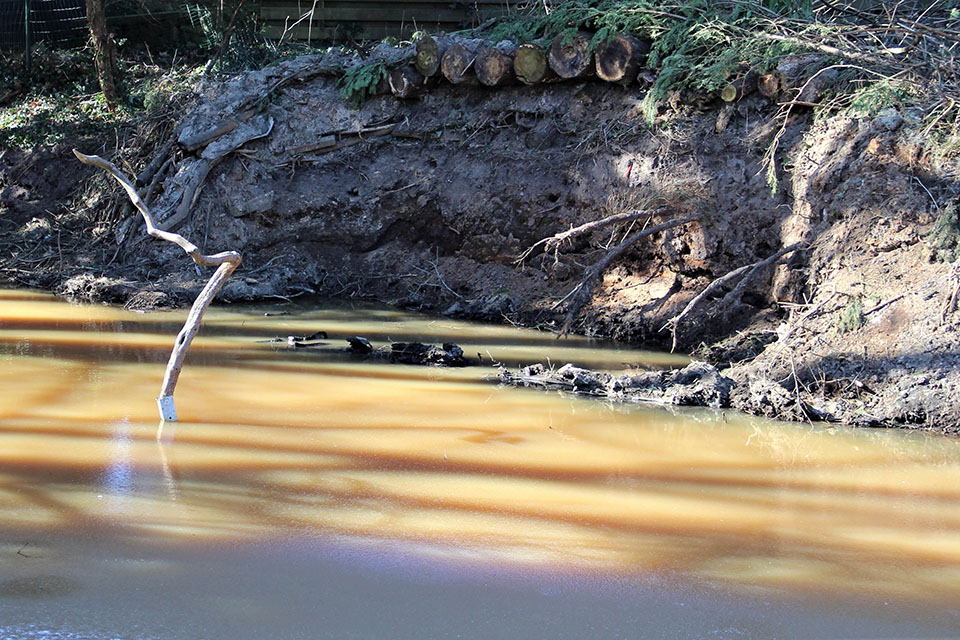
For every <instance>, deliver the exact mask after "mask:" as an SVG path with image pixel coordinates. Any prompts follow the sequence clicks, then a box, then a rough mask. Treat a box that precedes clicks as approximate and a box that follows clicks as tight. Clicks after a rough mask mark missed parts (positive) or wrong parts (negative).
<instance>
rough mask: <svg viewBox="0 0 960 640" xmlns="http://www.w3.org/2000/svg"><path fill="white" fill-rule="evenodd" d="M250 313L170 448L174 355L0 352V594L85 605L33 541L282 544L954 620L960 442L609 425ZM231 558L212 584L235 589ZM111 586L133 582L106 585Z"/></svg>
mask: <svg viewBox="0 0 960 640" xmlns="http://www.w3.org/2000/svg"><path fill="white" fill-rule="evenodd" d="M111 312H113V311H111ZM246 318H247V316H245V315H243V314H232V315H230V314H223V315H221V316H219V317H218V321H219V322H220V330H221V331H222V335H221V336H220V337H218V338H217V340H223V341H225V342H227V343H230V344H227V345H225V346H223V349H225V350H228V351H229V353H230V355H229V356H225V355H224V354H225V353H226V352H227V351H217V355H216V356H210V354H209V353H205V352H204V351H203V350H202V349H201V350H199V352H198V353H197V354H192V355H191V358H194V356H196V358H195V359H196V360H197V361H200V362H203V361H204V359H205V358H206V357H208V356H210V359H209V360H208V361H207V362H206V363H205V366H193V363H192V362H191V363H188V366H187V368H186V369H185V370H184V377H183V380H182V381H181V386H180V389H179V390H178V392H177V393H178V408H179V409H180V411H181V414H182V416H183V422H180V423H177V424H167V425H161V428H159V429H158V425H157V423H156V419H155V416H154V413H153V412H154V404H153V401H152V398H153V395H154V393H155V391H156V387H157V385H158V383H159V376H160V375H161V373H162V366H157V364H156V363H155V362H140V361H132V360H130V359H127V358H126V355H125V354H124V353H123V352H122V351H109V350H105V349H104V347H103V343H102V342H91V343H90V344H88V345H87V346H86V351H84V348H85V347H84V344H83V342H82V341H80V340H79V339H76V338H71V340H74V342H72V343H71V347H70V349H71V350H70V351H68V352H59V355H56V354H43V357H37V354H36V353H33V352H32V351H30V350H27V351H26V352H16V351H11V350H7V351H3V352H2V353H0V358H2V359H3V360H4V364H5V366H4V367H3V368H0V533H2V534H3V537H2V539H4V540H7V541H13V540H17V541H19V542H17V543H16V545H14V544H12V543H11V544H9V545H7V546H3V545H0V563H2V562H7V559H11V560H15V561H23V563H21V564H14V565H9V566H12V567H14V568H17V570H18V572H19V573H17V574H13V575H9V577H5V578H4V580H6V582H2V583H0V600H2V598H4V597H6V598H9V599H18V598H20V599H29V598H43V597H51V596H52V595H54V594H59V593H60V592H62V593H63V596H62V597H64V598H67V597H71V598H74V597H75V598H82V597H85V596H83V595H82V594H81V593H78V592H77V585H78V584H80V582H83V583H84V584H86V580H87V578H84V577H81V576H78V575H77V574H75V573H73V571H76V569H75V566H76V564H75V563H77V562H79V560H78V559H77V558H79V557H81V554H79V553H73V554H67V553H66V552H64V557H66V556H68V555H69V556H70V557H71V558H73V559H72V560H70V561H67V560H66V559H64V560H56V561H55V560H51V559H46V560H44V559H42V558H44V557H45V554H44V553H39V554H38V558H39V559H38V560H37V561H38V562H44V563H46V564H44V565H36V566H34V565H28V564H24V563H26V562H27V559H25V558H22V557H20V556H18V555H17V554H16V551H17V549H18V548H19V546H20V545H22V544H23V543H24V542H27V541H30V542H31V543H36V544H38V545H40V544H47V545H48V548H50V549H53V548H57V549H60V550H63V549H71V548H73V547H75V546H76V545H78V544H79V543H80V542H79V541H83V542H84V543H85V544H91V545H93V548H94V549H96V551H95V553H93V557H102V556H103V554H105V553H106V551H105V549H109V548H111V547H114V546H116V547H117V548H128V547H129V546H130V545H134V546H135V547H136V548H137V549H140V550H141V551H137V552H135V555H136V554H144V553H154V554H162V556H163V558H164V561H163V566H164V567H165V568H164V571H168V570H173V568H178V569H177V570H178V571H181V572H182V575H183V576H187V575H190V574H189V572H188V571H187V569H186V568H185V566H184V564H183V562H184V560H183V559H184V558H185V557H186V555H187V550H188V549H191V548H195V547H196V545H198V544H199V545H205V548H208V549H220V550H226V549H241V548H242V549H247V551H244V552H243V553H244V554H246V555H244V557H243V560H242V561H241V564H240V565H239V566H245V564H246V563H255V562H257V558H260V557H262V555H261V554H262V552H261V551H257V550H256V549H258V548H261V547H262V545H274V544H279V543H281V542H282V541H297V542H296V544H297V549H298V551H296V552H292V553H293V555H292V556H291V558H292V560H291V561H296V562H300V563H306V564H309V562H311V561H309V560H308V558H310V557H313V556H312V555H311V554H321V555H322V554H324V553H326V551H325V550H327V549H330V548H332V547H338V548H346V549H354V550H355V552H356V554H358V557H365V558H368V557H371V556H370V555H369V554H370V553H372V552H371V551H370V550H371V549H375V550H376V553H377V554H379V555H377V558H379V559H378V560H377V563H376V567H377V570H378V571H380V570H383V568H384V567H387V566H392V563H393V564H395V563H399V564H401V565H406V564H408V563H411V562H416V563H423V564H424V565H429V566H433V567H446V568H447V569H444V570H449V571H451V572H453V573H457V574H460V573H462V571H463V570H465V569H466V568H468V567H471V568H472V569H471V570H474V569H477V570H481V572H482V571H493V572H496V573H497V575H505V574H510V575H514V576H518V577H519V576H523V577H524V579H528V580H534V581H540V580H547V579H548V578H547V576H550V575H566V576H577V577H578V578H577V579H580V580H583V579H587V578H588V577H589V579H590V580H599V581H600V582H601V583H603V584H614V583H619V582H621V581H627V582H629V583H630V584H634V583H637V584H639V583H641V582H642V581H644V580H649V579H651V577H653V576H661V577H664V579H666V578H667V577H669V579H670V580H672V581H679V583H682V584H702V585H710V589H717V590H720V591H721V592H723V593H727V592H730V593H739V594H741V595H743V594H750V593H753V594H756V593H762V594H764V595H763V597H773V596H772V595H771V594H777V593H780V594H787V597H801V596H802V597H813V596H816V597H829V598H835V597H840V596H842V597H848V596H849V595H850V594H858V596H859V597H869V598H874V599H877V600H878V601H879V600H883V599H890V598H897V599H898V601H900V602H904V603H905V602H910V603H915V604H916V606H920V607H924V606H926V607H930V608H933V609H937V610H938V611H940V613H941V614H942V615H944V616H947V619H948V624H949V623H951V622H950V621H955V618H952V617H950V616H955V615H956V607H955V604H954V603H955V602H956V601H957V599H958V598H960V515H958V514H960V509H958V507H960V487H958V486H957V484H956V482H955V478H956V476H957V473H958V472H960V447H958V445H960V443H957V442H956V441H952V440H947V439H935V438H929V437H924V436H922V435H919V434H904V433H892V432H882V433H881V432H853V431H846V430H835V429H824V428H818V427H811V426H806V425H783V424H776V423H769V422H763V421H760V420H748V419H741V418H737V417H734V416H731V415H726V416H724V415H723V414H722V413H719V412H711V411H683V412H673V413H671V412H667V411H662V410H654V409H645V408H639V407H627V406H609V405H605V404H601V403H597V402H591V401H588V400H584V399H580V398H573V397H569V396H566V395H563V394H558V393H541V392H535V391H531V390H518V389H511V388H499V387H497V386H496V385H492V384H489V383H486V382H484V381H483V374H484V373H485V372H481V371H480V370H477V369H474V370H437V369H428V368H423V367H411V366H394V365H385V364H382V363H377V364H372V363H365V362H354V361H349V360H342V359H338V358H326V359H324V358H322V357H320V356H314V355H313V354H312V355H311V357H309V358H304V357H303V355H302V354H301V353H299V352H293V351H286V350H283V351H276V352H273V351H268V350H263V349H260V348H258V347H257V346H256V345H255V344H251V343H250V341H248V340H246V338H242V339H241V340H239V341H237V340H236V338H237V336H236V335H235V334H232V333H231V332H230V331H229V330H228V328H229V326H230V322H229V320H231V319H232V320H234V321H236V322H237V323H243V322H245V321H246ZM358 321H360V322H370V320H369V319H360V320H358ZM413 321H414V322H415V321H417V320H416V319H414V320H413ZM124 322H128V323H131V322H132V323H134V324H135V322H136V320H135V319H133V320H131V319H127V320H125V321H124ZM127 329H129V331H126V330H127ZM67 331H70V332H72V331H74V328H70V329H68V330H67ZM479 331H480V332H481V333H483V332H485V331H487V328H481V329H480V330H479ZM136 332H137V330H136V326H132V327H131V326H126V327H125V334H124V335H129V334H130V333H136ZM121 337H122V336H121ZM231 341H236V344H234V343H232V342H231ZM55 342H56V341H55V340H54V341H53V342H52V343H55ZM52 343H51V344H52ZM508 346H509V345H508ZM150 348H151V349H152V348H153V347H150ZM31 349H32V346H31ZM215 349H220V346H217V347H216V348H215ZM68 354H69V357H66V356H67V355H68ZM592 357H598V356H597V354H593V355H592ZM608 357H609V358H610V360H609V361H608V362H610V363H614V362H616V363H619V362H620V361H621V358H622V354H610V355H609V356H608ZM238 553H239V552H238ZM98 554H99V555H98ZM54 555H56V554H52V552H51V557H53V556H54ZM108 555H109V554H108ZM214 555H215V554H214ZM225 557H226V556H225ZM230 558H232V559H231V560H229V561H227V560H225V561H224V562H225V564H223V565H216V566H215V567H213V568H212V569H211V572H213V573H212V574H211V576H210V579H216V576H222V577H225V576H228V575H231V576H232V575H234V572H236V571H237V570H238V568H237V559H236V558H234V557H233V556H230ZM31 561H33V560H31ZM58 562H60V563H62V566H63V567H65V569H64V571H63V572H61V571H59V568H61V565H60V564H57V563H58ZM98 562H100V561H98ZM105 562H109V561H105ZM228 565H229V566H228ZM104 566H105V565H104ZM124 566H126V565H124ZM150 566H154V565H150ZM285 566H286V565H285ZM71 567H74V568H73V569H70V568H71ZM68 569H69V570H68ZM89 570H90V573H89V575H88V578H89V579H91V580H94V581H96V580H98V579H100V580H101V583H100V586H99V587H97V588H98V589H100V590H101V591H108V590H109V589H110V588H111V587H108V586H104V585H103V584H102V582H103V579H105V578H104V576H106V575H107V573H109V572H105V569H104V568H103V566H101V565H97V566H96V567H91V568H90V569H89ZM290 570H291V571H293V569H290ZM351 570H352V569H351ZM84 575H87V574H84ZM111 575H112V574H111ZM131 575H133V574H131ZM137 575H139V574H137ZM164 575H166V574H164ZM55 576H63V580H61V581H59V582H58V581H57V579H55V578H54V577H55ZM98 576H99V578H98ZM137 579H139V578H137ZM170 579H171V580H173V579H174V578H170ZM183 579H184V580H185V579H186V578H183ZM224 579H226V578H224ZM305 579H307V578H305ZM131 580H134V578H124V579H123V580H121V581H120V582H121V584H131V582H130V581H131ZM133 584H136V582H135V581H134V582H133ZM177 584H185V583H177ZM310 584H311V586H310V587H309V588H310V589H314V588H319V587H318V586H317V585H316V584H314V583H310ZM58 585H59V586H58ZM41 587H42V588H41ZM48 589H49V591H48ZM58 589H59V591H58ZM758 590H759V591H758ZM80 591H83V590H80ZM41 592H44V593H41ZM738 597H739V596H738ZM274 606H280V605H274ZM671 606H672V605H671ZM851 606H853V605H851ZM911 606H913V605H911ZM851 610H852V609H851ZM845 615H846V614H845ZM224 616H225V617H224V618H223V619H224V620H226V619H228V618H229V616H227V614H224ZM858 619H859V618H858ZM753 628H754V631H756V630H757V629H759V628H760V627H753ZM600 635H601V636H603V634H600ZM761 635H762V634H761ZM220 637H230V633H229V632H227V631H224V632H223V633H222V634H220ZM298 637H299V636H298ZM303 637H309V635H306V636H303ZM567 637H571V636H569V634H568V636H567ZM721 637H722V636H721Z"/></svg>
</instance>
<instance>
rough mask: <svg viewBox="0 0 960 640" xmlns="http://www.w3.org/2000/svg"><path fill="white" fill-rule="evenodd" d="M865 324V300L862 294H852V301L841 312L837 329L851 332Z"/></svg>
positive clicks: (841, 331) (842, 331)
mask: <svg viewBox="0 0 960 640" xmlns="http://www.w3.org/2000/svg"><path fill="white" fill-rule="evenodd" d="M863 325H864V316H863V301H862V300H860V296H851V297H850V302H848V303H847V306H846V307H844V309H843V311H842V312H841V313H840V322H839V323H837V331H839V332H840V333H849V332H851V331H856V330H857V329H859V328H860V327H862V326H863Z"/></svg>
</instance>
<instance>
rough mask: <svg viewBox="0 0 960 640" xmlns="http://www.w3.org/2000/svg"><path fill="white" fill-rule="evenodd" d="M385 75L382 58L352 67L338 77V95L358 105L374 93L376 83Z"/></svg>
mask: <svg viewBox="0 0 960 640" xmlns="http://www.w3.org/2000/svg"><path fill="white" fill-rule="evenodd" d="M386 77H387V65H386V64H384V62H383V61H382V60H376V61H374V62H369V63H367V64H363V65H360V66H358V67H354V68H352V69H350V70H349V71H347V72H346V73H345V74H343V78H341V79H340V82H339V84H340V97H341V98H343V100H344V101H345V102H347V103H348V104H350V105H352V106H354V107H359V106H360V105H362V104H363V103H364V102H365V101H366V100H367V98H369V97H371V96H373V95H374V94H375V93H376V90H377V85H379V84H380V83H381V82H382V81H383V80H384V78H386Z"/></svg>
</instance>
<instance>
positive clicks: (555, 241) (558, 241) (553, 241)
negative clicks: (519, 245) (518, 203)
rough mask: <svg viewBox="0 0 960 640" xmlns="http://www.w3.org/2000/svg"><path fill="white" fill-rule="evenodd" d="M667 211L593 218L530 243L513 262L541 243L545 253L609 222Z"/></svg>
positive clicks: (633, 212) (624, 220)
mask: <svg viewBox="0 0 960 640" xmlns="http://www.w3.org/2000/svg"><path fill="white" fill-rule="evenodd" d="M665 211H667V209H665V208H664V209H657V210H656V211H630V212H628V213H618V214H616V215H612V216H607V217H606V218H602V219H600V220H593V221H591V222H587V223H584V224H582V225H580V226H579V227H572V228H570V229H567V230H566V231H561V232H560V233H558V234H556V235H553V236H550V237H549V238H544V239H542V240H539V241H538V242H536V243H534V244H532V245H530V246H529V247H528V248H527V250H526V251H524V252H523V253H521V254H520V256H519V257H518V258H517V259H516V260H515V261H514V264H521V263H522V262H523V261H524V260H526V259H527V258H529V257H530V255H531V254H532V253H533V252H534V251H536V250H537V247H539V246H540V245H543V252H544V253H547V252H549V251H555V250H557V249H559V248H560V245H562V244H563V243H564V242H566V241H567V240H569V239H571V238H575V237H576V236H581V235H583V234H585V233H590V232H591V231H596V230H597V229H602V228H603V227H607V226H610V225H611V224H617V223H618V222H630V221H632V220H639V219H641V218H653V217H654V216H658V215H661V214H662V213H664V212H665Z"/></svg>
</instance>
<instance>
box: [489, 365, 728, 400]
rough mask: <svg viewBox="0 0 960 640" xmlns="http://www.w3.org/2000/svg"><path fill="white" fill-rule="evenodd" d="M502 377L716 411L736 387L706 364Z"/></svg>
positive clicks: (529, 370)
mask: <svg viewBox="0 0 960 640" xmlns="http://www.w3.org/2000/svg"><path fill="white" fill-rule="evenodd" d="M499 377H500V381H501V382H503V383H505V384H512V385H516V386H521V387H544V388H551V389H563V390H566V391H572V392H574V393H580V394H584V395H593V396H603V397H608V398H613V399H617V400H623V401H626V402H653V403H656V404H668V405H680V406H692V407H713V408H725V407H729V406H730V392H731V390H732V389H733V384H734V383H733V380H731V379H729V378H727V377H724V376H722V375H721V374H720V372H719V371H718V370H717V368H716V367H714V366H713V365H710V364H706V363H704V362H694V363H692V364H690V365H688V366H686V367H684V368H683V369H673V370H670V371H647V372H644V373H640V374H637V375H624V376H617V377H615V376H612V375H610V374H609V373H604V372H599V371H590V370H589V369H582V368H580V367H575V366H573V365H571V364H566V365H564V366H562V367H560V368H559V369H556V370H553V369H547V368H546V367H544V366H543V365H539V364H535V365H530V366H528V367H523V368H521V369H520V370H519V372H518V373H512V372H510V371H508V370H507V369H506V368H501V369H500V374H499Z"/></svg>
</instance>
